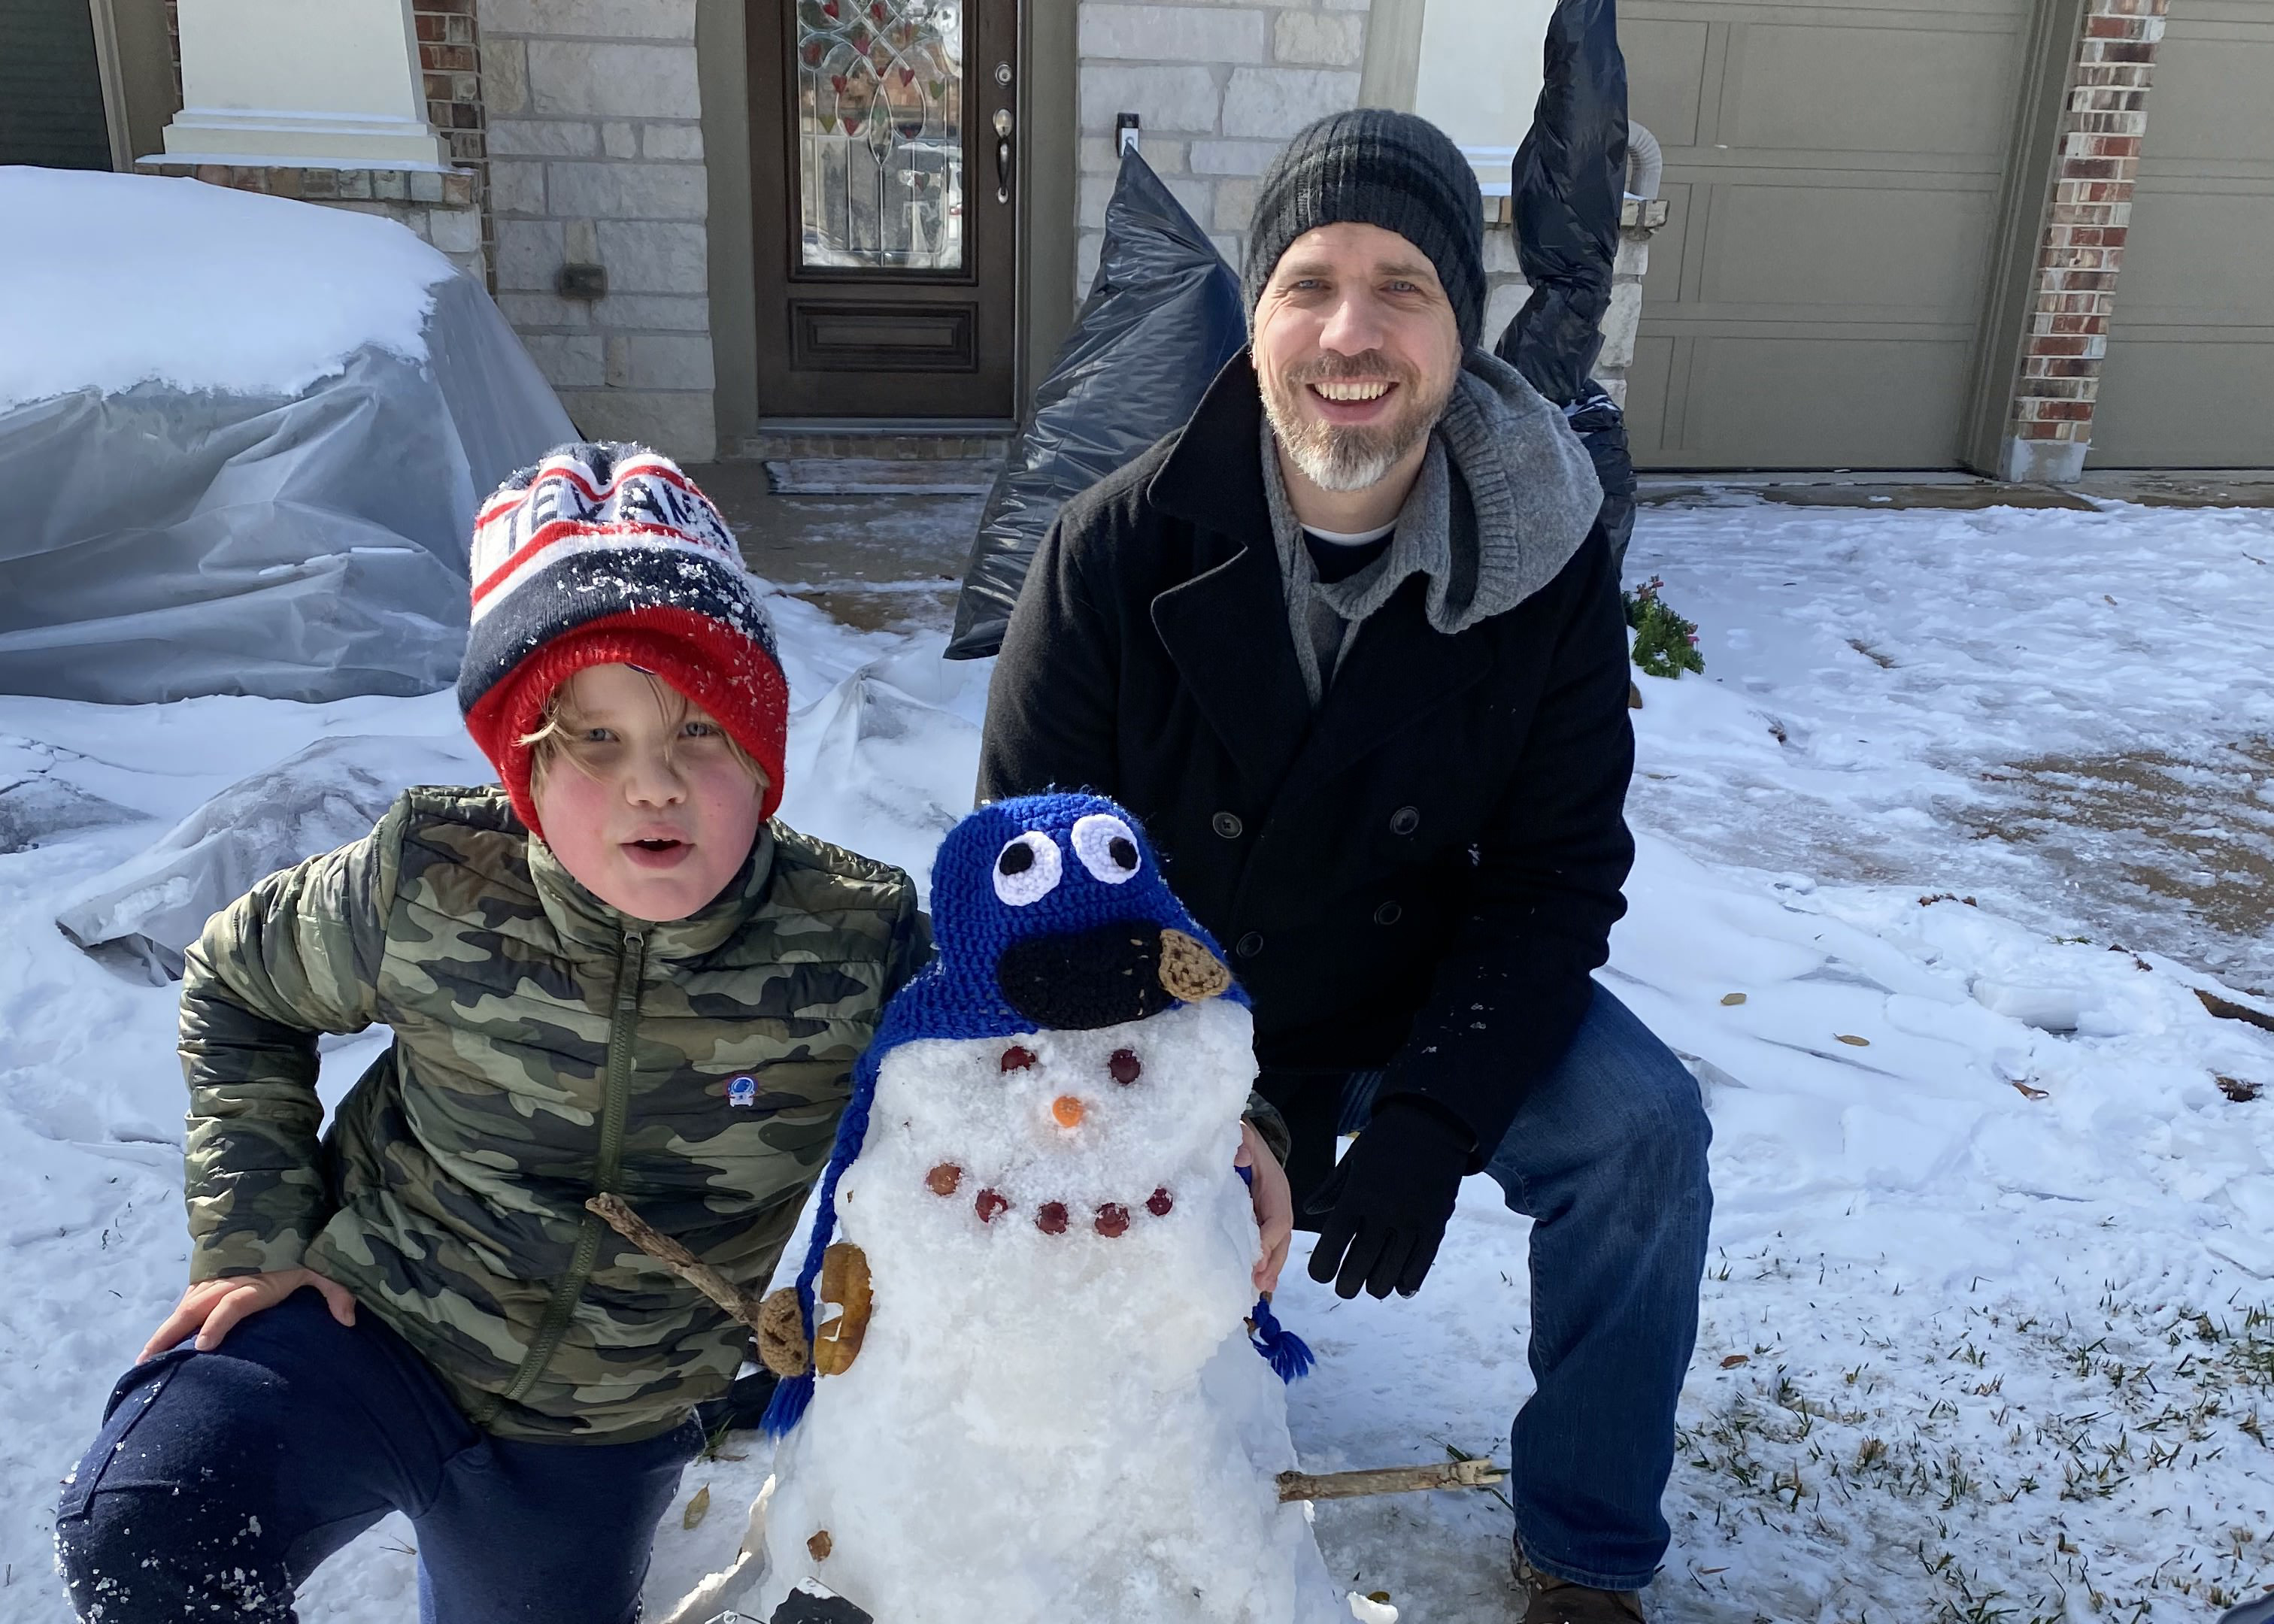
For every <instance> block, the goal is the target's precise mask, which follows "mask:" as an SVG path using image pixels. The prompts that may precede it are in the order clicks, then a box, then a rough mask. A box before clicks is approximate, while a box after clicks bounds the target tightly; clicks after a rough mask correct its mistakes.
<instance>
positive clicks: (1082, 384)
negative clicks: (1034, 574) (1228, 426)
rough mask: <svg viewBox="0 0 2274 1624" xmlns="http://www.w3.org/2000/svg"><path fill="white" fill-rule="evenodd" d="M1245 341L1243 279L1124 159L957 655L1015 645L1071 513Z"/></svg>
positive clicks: (1021, 449) (977, 569)
mask: <svg viewBox="0 0 2274 1624" xmlns="http://www.w3.org/2000/svg"><path fill="white" fill-rule="evenodd" d="M1246 342H1247V320H1246V312H1243V311H1242V310H1241V309H1240V305H1239V278H1238V277H1237V276H1235V275H1233V274H1232V272H1231V267H1230V266H1228V265H1226V264H1225V263H1224V259H1223V257H1222V256H1221V255H1219V254H1218V253H1217V252H1216V249H1215V246H1214V245H1213V244H1210V243H1209V239H1208V233H1207V232H1205V231H1203V230H1201V228H1200V225H1199V224H1198V222H1195V221H1194V220H1193V217H1192V216H1191V215H1190V214H1186V213H1185V210H1184V207H1183V206H1182V205H1181V204H1179V203H1178V201H1177V199H1176V198H1175V197H1174V196H1173V195H1171V192H1170V191H1169V189H1168V188H1167V187H1166V186H1164V185H1163V184H1161V179H1160V177H1158V176H1157V175H1156V174H1154V173H1153V170H1152V169H1151V167H1150V166H1149V165H1148V164H1147V163H1146V162H1145V161H1144V160H1143V159H1142V158H1141V157H1139V156H1138V155H1137V154H1136V153H1134V152H1130V153H1127V154H1124V155H1123V157H1122V160H1121V176H1120V178H1119V179H1118V181H1117V182H1116V183H1115V184H1114V189H1113V199H1112V201H1111V202H1110V203H1108V204H1107V205H1106V206H1105V245H1104V249H1103V252H1102V253H1101V254H1100V255H1099V258H1098V263H1097V280H1096V282H1092V283H1091V284H1090V289H1089V297H1088V298H1087V299H1085V300H1083V301H1082V306H1081V313H1080V314H1078V315H1077V316H1076V317H1075V318H1074V325H1073V332H1072V333H1070V334H1068V335H1066V341H1065V343H1064V344H1062V345H1060V346H1059V348H1058V358H1057V359H1056V360H1055V361H1053V362H1052V363H1051V364H1050V376H1049V377H1047V378H1045V379H1044V380H1043V385H1042V387H1040V388H1038V389H1036V390H1035V409H1034V411H1033V414H1032V415H1031V416H1030V417H1029V418H1028V424H1027V428H1026V432H1024V433H1022V434H1020V437H1019V444H1018V447H1017V449H1016V450H1015V451H1014V452H1013V454H1012V456H1011V461H1010V462H1009V464H1008V466H1006V467H1005V469H1004V470H1003V472H1002V473H1001V474H1000V475H999V476H998V477H997V478H996V481H995V488H994V489H993V490H992V491H990V492H988V496H987V507H986V509H985V511H984V513H983V515H982V516H981V518H980V521H979V535H978V537H977V538H976V539H975V540H974V541H973V542H972V544H971V563H970V565H969V567H968V568H967V569H966V571H965V572H964V577H963V593H962V596H961V597H960V598H958V599H957V601H956V605H955V635H954V636H953V638H952V639H951V640H950V641H949V643H948V645H947V658H950V659H984V658H988V657H989V656H990V655H992V654H993V653H994V652H995V651H996V650H998V649H999V648H1001V647H1002V646H1003V630H1004V628H1005V627H1006V626H1008V625H1009V624H1010V620H1011V608H1012V605H1014V604H1016V603H1017V602H1018V601H1019V587H1020V583H1022V582H1024V581H1025V580H1026V578H1027V566H1028V564H1029V563H1030V562H1031V561H1032V560H1033V559H1034V556H1035V548H1036V547H1038V546H1040V545H1042V540H1043V535H1044V534H1045V533H1046V532H1047V531H1048V530H1050V522H1051V521H1052V520H1054V519H1055V518H1057V517H1058V509H1059V508H1060V507H1062V506H1063V505H1064V504H1065V501H1066V500H1067V499H1068V498H1070V497H1073V496H1076V495H1078V494H1080V493H1081V492H1083V491H1086V490H1088V488H1089V487H1090V486H1091V485H1095V484H1096V483H1097V482H1098V481H1099V480H1101V479H1103V478H1104V477H1105V476H1106V475H1108V474H1110V473H1111V472H1113V471H1114V470H1116V469H1118V468H1119V467H1121V466H1122V465H1123V464H1124V463H1126V462H1131V461H1133V459H1134V458H1135V457H1136V456H1137V455H1139V454H1140V453H1141V452H1142V451H1144V450H1145V449H1146V448H1147V447H1150V446H1151V445H1153V444H1154V443H1155V442H1156V440H1159V439H1160V438H1161V437H1162V436H1163V435H1164V434H1167V433H1170V432H1172V431H1174V430H1176V429H1178V428H1181V427H1182V426H1183V425H1184V422H1185V419H1186V418H1187V417H1191V416H1192V413H1193V408H1194V407H1196V406H1198V405H1199V404H1200V402H1201V395H1204V394H1206V393H1207V391H1208V387H1209V383H1210V381H1211V380H1214V379H1215V377H1216V373H1217V372H1219V371H1221V370H1222V369H1223V366H1224V363H1225V362H1226V361H1228V360H1230V359H1231V357H1233V356H1234V355H1236V354H1238V353H1239V350H1240V348H1241V346H1243V345H1244V344H1246Z"/></svg>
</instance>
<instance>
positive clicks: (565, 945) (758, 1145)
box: [181, 789, 930, 1443]
mask: <svg viewBox="0 0 2274 1624" xmlns="http://www.w3.org/2000/svg"><path fill="white" fill-rule="evenodd" d="M929 952H930V938H929V933H928V930H927V928H926V925H925V922H924V920H923V917H922V914H919V913H918V912H917V908H916V897H915V886H914V885H913V884H912V883H910V881H909V879H908V877H907V876H906V875H905V874H903V873H901V872H900V870H899V869H897V868H891V867H888V866H886V865H885V864H883V863H877V862H872V861H869V860H867V859H865V858H862V857H858V856H855V854H853V853H849V852H846V851H843V850H841V849H840V848H839V847H836V846H829V845H827V844H825V843H824V842H822V841H818V840H815V839H811V838H808V837H806V836H804V835H801V834H799V833H797V832H796V831H794V830H792V829H789V828H788V827H787V826H786V825H784V824H782V823H779V822H777V823H771V824H769V825H768V826H767V828H766V829H765V830H764V831H762V833H761V835H760V838H759V840H758V843H757V848H756V850H755V851H754V852H753V853H752V854H751V858H750V861H749V863H748V864H747V865H746V866H745V868H744V869H743V871H742V874H741V875H740V876H738V877H737V878H736V880H735V881H734V883H732V884H730V885H729V886H728V887H727V891H725V892H724V893H723V894H722V895H721V896H720V897H719V898H718V899H717V900H716V901H714V902H712V904H711V905H710V906H708V907H706V908H704V910H703V911H702V912H701V913H698V914H694V915H692V916H690V917H689V918H687V919H684V920H680V921H673V922H671V923H668V924H661V925H650V924H645V923H643V922H642V921H634V920H631V919H629V918H628V917H627V916H626V915H624V914H620V913H618V912H617V911H616V910H615V909H614V908H611V907H609V906H607V905H606V904H605V903H603V902H601V901H600V900H599V898H596V897H594V896H593V895H592V894H591V892H590V891H586V890H585V889H584V887H583V886H582V885H580V884H578V883H576V880H575V879H573V878H572V877H571V876H569V874H568V873H567V871H566V870H564V869H563V868H561V866H560V863H559V861H558V860H557V859H555V858H554V857H553V853H552V852H551V851H550V849H549V848H547V847H546V846H544V845H543V844H542V843H541V842H538V841H533V840H531V838H530V837H529V835H528V833H527V831H525V830H524V829H523V827H522V825H521V823H519V822H518V821H517V820H516V818H515V817H514V816H513V813H512V811H511V808H509V807H508V804H507V801H506V799H505V796H504V794H503V793H502V792H501V791H498V790H496V789H465V790H460V789H417V790H412V791H410V793H407V794H405V795H404V796H403V798H402V799H401V800H400V801H397V802H396V803H395V806H394V807H393V808H391V809H390V810H389V811H388V814H387V816H385V817H384V818H382V819H381V820H380V823H379V825H378V827H377V828H376V829H375V830H374V831H373V832H372V834H371V835H370V836H368V837H367V838H365V839H362V840H359V841H358V842H356V843H355V844H354V845H352V846H344V847H343V848H341V849H340V850H338V851H336V852H331V853H326V854H325V855H322V856H320V857H313V858H310V859H309V860H308V861H305V862H303V863H301V864H299V865H298V866H297V867H296V868H288V869H286V870H284V871H283V872H282V873H280V874H275V875H272V876H269V877H268V878H267V879H266V880H263V881H262V882H261V883H260V884H258V885H256V886H255V887H253V889H252V891H250V892H248V893H247V894H246V895H245V897H243V898H240V899H239V900H238V901H237V902H236V903H235V904H233V905H232V906H230V907H229V908H227V909H225V910H223V911H222V913H220V914H216V915H215V917H214V919H213V920H212V921H211V922H210V923H209V924H208V925H207V928H206V931H205V934H204V936H203V937H202V939H200V942H199V943H198V944H197V945H196V946H195V947H194V948H192V950H191V951H190V953H189V956H188V961H189V962H188V970H187V974H186V977H185V981H184V987H183V993H182V1026H181V1050H182V1064H183V1069H184V1073H185V1074H186V1076H187V1078H188V1081H189V1087H190V1112H189V1133H188V1145H187V1155H186V1186H187V1196H188V1201H189V1212H190V1233H191V1238H192V1259H191V1276H192V1279H194V1280H205V1279H211V1278H214V1277H215V1276H220V1275H227V1274H246V1273H252V1272H257V1271H260V1270H269V1269H282V1268H291V1267H300V1266H305V1267H309V1268H312V1269H314V1270H316V1271H317V1272H319V1273H320V1274H327V1275H328V1276H330V1277H331V1278H333V1279H335V1280H336V1281H338V1282H341V1283H342V1284H343V1285H345V1286H346V1287H348V1289H350V1290H351V1291H353V1292H354V1293H355V1295H356V1297H357V1300H358V1302H359V1303H361V1304H364V1305H365V1308H366V1310H368V1311H369V1312H376V1313H377V1314H379V1315H380V1318H381V1319H383V1320H384V1321H385V1322H386V1323H387V1324H388V1326H389V1327H392V1328H393V1329H394V1330H395V1331H396V1332H398V1333H399V1334H400V1335H403V1338H404V1339H405V1340H406V1341H408V1342H410V1344H411V1346H412V1347H414V1348H415V1349H417V1350H418V1352H419V1353H420V1354H421V1355H423V1356H424V1357H425V1358H426V1359H427V1360H428V1361H429V1362H430V1363H431V1364H432V1365H433V1366H434V1368H435V1370H436V1371H437V1372H438V1373H439V1374H440V1376H441V1378H442V1380H443V1381H444V1383H445V1384H446V1386H448V1388H449V1389H450V1392H451V1394H452V1395H453V1397H454V1398H455V1399H456V1401H457V1402H458V1403H459V1405H460V1406H461V1408H463V1410H465V1411H466V1413H467V1414H468V1416H469V1417H471V1418H472V1419H473V1420H474V1422H475V1423H476V1424H477V1425H481V1426H483V1427H486V1428H487V1429H488V1430H490V1431H492V1432H498V1433H501V1434H504V1435H507V1436H515V1437H524V1438H538V1439H553V1440H573V1439H576V1438H580V1437H581V1438H589V1439H591V1440H595V1441H606V1442H612V1443H614V1442H624V1441H629V1440H635V1439H637V1438H640V1437H645V1436H651V1435H653V1434H656V1433H659V1432H666V1431H667V1430H669V1429H670V1428H671V1427H673V1426H674V1425H677V1424H678V1423H679V1422H680V1421H681V1419H682V1418H683V1417H685V1416H686V1414H687V1413H688V1411H689V1410H690V1409H691V1408H692V1407H693V1406H694V1405H695V1404H697V1403H698V1402H702V1401H703V1400H704V1399H707V1398H711V1397H713V1396H715V1395H717V1394H719V1392H721V1391H723V1390H724V1389H725V1388H726V1387H727V1384H728V1382H729V1381H730V1380H732V1378H733V1376H734V1371H735V1369H736V1367H737V1365H738V1364H739V1362H740V1359H741V1357H742V1349H743V1347H744V1345H745V1343H746V1342H747V1337H748V1334H747V1332H745V1331H744V1330H743V1329H742V1327H740V1326H739V1325H737V1324H735V1323H734V1321H732V1320H730V1319H727V1317H726V1315H725V1314H723V1313H722V1312H720V1311H719V1309H717V1308H716V1307H714V1306H713V1305H712V1304H711V1303H710V1302H709V1301H708V1300H707V1299H706V1298H704V1297H702V1296H701V1295H700V1294H699V1293H697V1292H696V1291H695V1290H694V1289H692V1288H691V1287H689V1286H687V1285H685V1284H684V1283H682V1282H681V1281H680V1280H679V1279H678V1278H677V1277H676V1276H675V1275H674V1274H670V1273H669V1272H668V1271H666V1269H664V1268H663V1267H662V1266H661V1265H659V1264H657V1263H654V1262H652V1261H651V1260H650V1259H648V1258H646V1257H645V1256H644V1254H642V1253H641V1252H637V1251H636V1250H635V1249H634V1248H633V1247H631V1246H630V1245H629V1244H627V1243H625V1242H622V1241H621V1240H619V1239H618V1238H617V1237H616V1235H615V1234H614V1231H613V1230H611V1229H607V1228H606V1225H604V1224H603V1223H601V1222H600V1221H599V1219H598V1218H596V1217H594V1216H593V1215H592V1214H590V1213H588V1212H586V1211H585V1210H584V1201H585V1199H587V1198H588V1197H590V1196H591V1195H592V1194H594V1193H595V1192H600V1191H610V1192H614V1193H616V1194H618V1195H621V1197H623V1199H625V1200H626V1201H628V1202H629V1203H630V1205H631V1206H632V1207H634V1208H635V1209H636V1210H637V1211H638V1212H639V1213H640V1214H641V1215H642V1216H644V1217H645V1218H646V1219H647V1220H648V1221H649V1222H651V1223H652V1224H654V1225H655V1226H656V1227H657V1228H658V1229H661V1230H662V1231H663V1232H664V1233H666V1235H670V1236H672V1237H675V1238H676V1239H678V1240H679V1241H681V1243H683V1244H685V1245H686V1246H688V1247H689V1250H691V1251H693V1252H695V1253H696V1254H697V1256H698V1257H701V1258H702V1259H704V1260H705V1261H706V1262H708V1263H710V1264H711V1265H712V1267H715V1268H717V1269H718V1270H719V1272H720V1273H722V1274H725V1275H726V1276H727V1278H728V1279H729V1280H732V1281H734V1282H736V1283H737V1284H739V1285H742V1286H743V1287H745V1288H747V1289H753V1290H755V1289H758V1288H760V1287H762V1286H763V1285H764V1282H765V1281H766V1279H767V1277H768V1275H769V1274H771V1273H772V1268H773V1265H774V1261H775V1259H776V1258H777V1257H778V1256H779V1252H780V1251H781V1248H782V1245H783V1243H784V1242H785V1241H786V1240H787V1237H788V1236H789V1234H790V1231H791V1229H793V1227H794V1224H795V1222H796V1218H797V1214H798V1209H799V1207H800V1206H801V1204H802V1200H803V1199H804V1195H805V1192H806V1189H807V1187H808V1186H809V1184H811V1183H812V1181H813V1179H814V1178H815V1177H817V1175H818V1174H819V1172H820V1170H821V1169H822V1167H823V1166H824V1165H825V1163H826V1162H827V1160H828V1156H829V1147H830V1144H831V1142H832V1139H833V1137H834V1135H835V1132H836V1126H837V1117H838V1115H839V1113H840V1110H841V1109H842V1108H843V1105H844V1102H845V1100H846V1097H847V1094H849V1092H850V1087H851V1074H852V1068H853V1063H854V1061H855V1059H857V1058H858V1057H859V1056H860V1054H861V1051H862V1049H865V1048H866V1047H867V1045H868V1043H869V1041H870V1037H871V1036H873V1034H874V1033H875V1031H876V1026H877V1019H878V1018H879V1016H880V1014H881V1013H882V1011H883V1008H884V1004H885V1000H886V999H887V998H889V997H890V996H892V993H893V992H894V991H896V990H897V989H899V987H900V984H901V983H902V982H904V981H907V978H908V977H909V976H910V975H911V974H914V972H915V969H916V968H917V967H918V966H920V965H921V964H922V960H923V959H924V958H925V957H926V956H928V954H929ZM373 1024H383V1025H385V1026H388V1027H391V1028H392V1029H393V1031H394V1034H395V1041H394V1042H393V1044H392V1045H391V1046H390V1047H389V1049H388V1052H387V1053H386V1055H385V1056H382V1057H381V1058H380V1060H379V1061H378V1062H377V1063H376V1064H374V1065H373V1067H372V1068H371V1070H370V1071H367V1072H366V1073H365V1075H364V1077H363V1079H362V1080H361V1081H359V1082H358V1084H357V1085H356V1087H355V1089H354V1091H353V1092H352V1093H351V1094H350V1095H349V1096H348V1098H347V1099H346V1100H345V1101H343V1103H342V1105H341V1107H340V1109H339V1112H338V1115H337V1116H336V1119H335V1122H334V1124H333V1125H332V1127H331V1129H330V1131H329V1132H328V1133H327V1134H326V1135H325V1136H324V1139H323V1143H322V1146H321V1147H319V1144H318V1138H317V1130H318V1126H319V1124H320V1122H321V1120H322V1115H323V1108H322V1105H321V1103H320V1101H319V1100H318V1098H317V1095H316V1086H315V1085H316V1074H317V1056H316V1039H317V1035H318V1034H320V1033H352V1032H359V1031H361V1030H363V1029H364V1028H365V1027H366V1026H372V1025H373Z"/></svg>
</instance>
